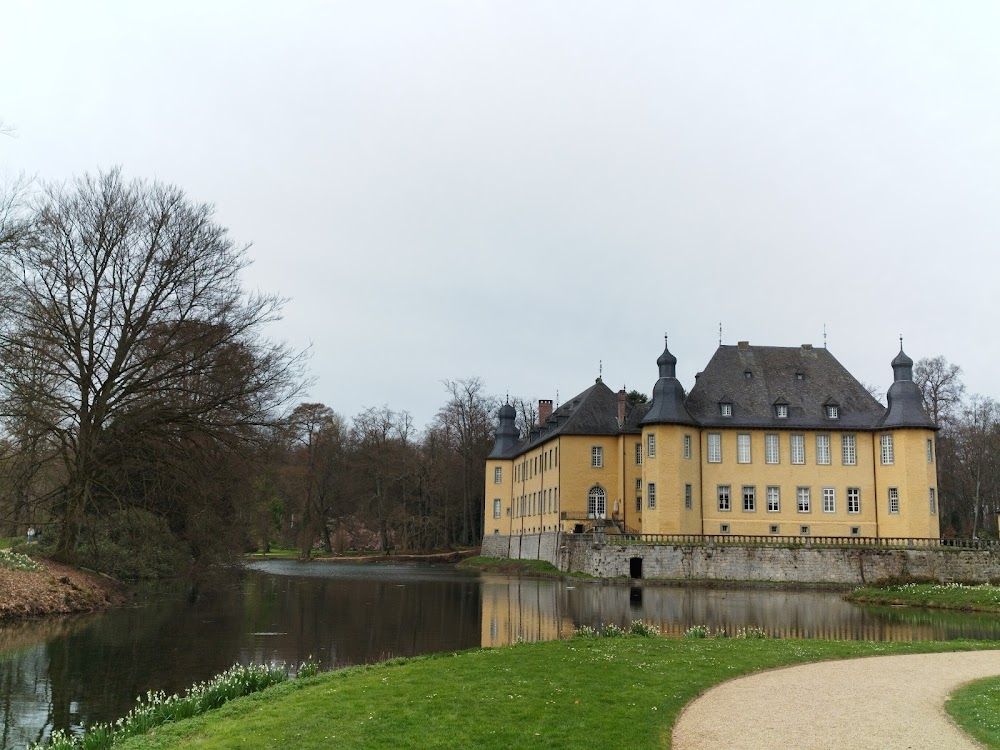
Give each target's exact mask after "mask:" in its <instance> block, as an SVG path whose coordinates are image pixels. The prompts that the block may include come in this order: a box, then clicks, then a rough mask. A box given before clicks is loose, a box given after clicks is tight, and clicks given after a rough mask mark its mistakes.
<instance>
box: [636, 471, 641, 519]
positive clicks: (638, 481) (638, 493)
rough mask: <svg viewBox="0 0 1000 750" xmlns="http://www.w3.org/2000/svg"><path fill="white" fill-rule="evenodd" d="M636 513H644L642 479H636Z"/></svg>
mask: <svg viewBox="0 0 1000 750" xmlns="http://www.w3.org/2000/svg"><path fill="white" fill-rule="evenodd" d="M635 512H636V513H642V477H636V478H635Z"/></svg>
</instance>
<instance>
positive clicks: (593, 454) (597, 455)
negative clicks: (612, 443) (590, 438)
mask: <svg viewBox="0 0 1000 750" xmlns="http://www.w3.org/2000/svg"><path fill="white" fill-rule="evenodd" d="M590 467H591V468H592V469H603V468H604V447H603V446H600V445H594V446H591V448H590Z"/></svg>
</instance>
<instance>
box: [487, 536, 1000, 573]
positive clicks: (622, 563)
mask: <svg viewBox="0 0 1000 750" xmlns="http://www.w3.org/2000/svg"><path fill="white" fill-rule="evenodd" d="M483 554H484V555H490V556H493V557H511V558H515V559H541V560H548V561H549V562H551V563H552V564H553V565H556V566H557V567H559V568H560V569H561V570H570V571H578V572H583V573H588V574H590V575H593V576H599V577H602V578H613V577H628V576H629V575H630V573H631V568H632V562H631V561H632V560H633V559H639V560H641V561H642V562H641V567H642V577H643V578H665V579H675V580H684V579H688V580H718V581H773V582H778V583H781V582H786V583H842V584H854V585H856V584H862V583H870V582H872V581H877V580H880V579H884V578H894V577H921V578H932V579H935V580H938V581H941V582H945V583H947V582H952V581H982V582H985V581H988V580H990V579H994V578H1000V554H997V553H994V552H992V551H988V550H959V549H935V550H928V549H914V550H908V549H858V548H837V549H831V548H810V547H755V546H744V547H737V546H734V545H725V546H713V547H709V546H703V545H673V544H656V545H654V544H595V543H594V539H593V538H592V537H590V536H589V535H588V536H586V537H582V536H576V535H574V534H560V533H549V534H525V535H523V536H512V537H508V536H504V535H499V534H497V535H493V536H491V537H487V538H486V539H484V540H483Z"/></svg>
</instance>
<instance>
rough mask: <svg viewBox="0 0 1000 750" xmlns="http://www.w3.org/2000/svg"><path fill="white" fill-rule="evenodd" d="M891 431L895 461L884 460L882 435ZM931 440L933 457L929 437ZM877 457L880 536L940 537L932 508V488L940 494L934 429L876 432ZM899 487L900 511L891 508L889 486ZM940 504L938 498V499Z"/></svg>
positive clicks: (935, 492)
mask: <svg viewBox="0 0 1000 750" xmlns="http://www.w3.org/2000/svg"><path fill="white" fill-rule="evenodd" d="M890 434H891V435H892V442H893V463H892V464H891V465H883V464H882V462H881V436H882V435H890ZM928 440H930V441H932V442H931V444H932V446H933V451H932V461H930V462H928V460H927V441H928ZM874 454H875V455H874V460H875V462H876V472H875V474H876V480H877V485H878V486H877V492H878V503H879V505H878V515H879V529H880V532H881V536H889V537H892V536H899V537H938V536H940V524H939V520H938V518H939V514H937V513H935V514H933V515H932V514H931V512H930V489H931V488H932V487H933V488H934V494H935V496H936V495H937V446H936V445H934V433H933V431H931V430H921V429H899V430H892V431H890V432H881V433H876V435H875V451H874ZM890 487H895V488H897V489H898V490H899V513H890V512H889V488H890ZM936 504H937V502H936Z"/></svg>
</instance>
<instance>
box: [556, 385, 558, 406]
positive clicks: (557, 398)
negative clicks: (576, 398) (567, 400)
mask: <svg viewBox="0 0 1000 750" xmlns="http://www.w3.org/2000/svg"><path fill="white" fill-rule="evenodd" d="M556 408H557V409H558V408H559V389H558V388H556Z"/></svg>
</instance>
